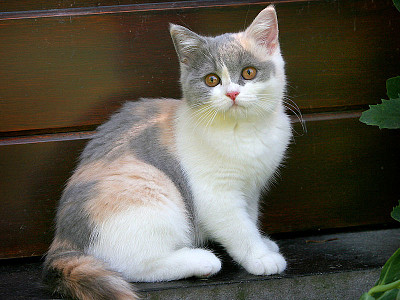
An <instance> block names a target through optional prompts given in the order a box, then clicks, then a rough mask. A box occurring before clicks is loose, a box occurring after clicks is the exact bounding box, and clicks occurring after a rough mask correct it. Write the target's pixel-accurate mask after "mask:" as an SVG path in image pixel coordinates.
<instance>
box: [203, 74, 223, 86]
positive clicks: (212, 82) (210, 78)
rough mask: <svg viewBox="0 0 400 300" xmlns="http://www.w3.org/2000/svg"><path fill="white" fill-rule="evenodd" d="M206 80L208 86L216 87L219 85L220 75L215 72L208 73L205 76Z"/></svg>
mask: <svg viewBox="0 0 400 300" xmlns="http://www.w3.org/2000/svg"><path fill="white" fill-rule="evenodd" d="M205 82H206V84H207V85H208V86H210V87H214V86H217V85H218V84H219V82H220V79H219V77H218V75H215V74H208V75H207V76H206V78H205Z"/></svg>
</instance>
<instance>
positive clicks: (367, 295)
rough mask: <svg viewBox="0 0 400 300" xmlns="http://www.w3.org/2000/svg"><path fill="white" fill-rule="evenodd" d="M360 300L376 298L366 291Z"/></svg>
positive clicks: (373, 299)
mask: <svg viewBox="0 0 400 300" xmlns="http://www.w3.org/2000/svg"><path fill="white" fill-rule="evenodd" d="M359 300H375V298H374V297H372V296H371V295H370V294H368V293H364V294H363V295H362V296H361V298H360V299H359Z"/></svg>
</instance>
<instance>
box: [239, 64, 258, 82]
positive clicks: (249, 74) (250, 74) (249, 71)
mask: <svg viewBox="0 0 400 300" xmlns="http://www.w3.org/2000/svg"><path fill="white" fill-rule="evenodd" d="M256 74H257V70H256V69H255V68H253V67H247V68H244V69H243V71H242V76H243V78H244V79H246V80H250V79H253V78H254V77H256Z"/></svg>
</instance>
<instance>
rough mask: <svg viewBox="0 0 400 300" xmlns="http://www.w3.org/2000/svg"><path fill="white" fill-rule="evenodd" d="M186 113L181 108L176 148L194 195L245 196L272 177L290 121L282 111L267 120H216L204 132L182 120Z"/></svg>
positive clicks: (281, 152)
mask: <svg viewBox="0 0 400 300" xmlns="http://www.w3.org/2000/svg"><path fill="white" fill-rule="evenodd" d="M189 114H190V111H189V108H188V107H186V105H182V107H181V108H180V109H179V111H178V119H177V120H178V121H177V125H176V126H177V128H176V129H177V131H176V133H177V150H178V155H179V157H180V159H181V161H182V163H183V166H184V168H185V171H186V172H187V175H188V177H189V182H190V184H191V186H192V189H193V190H194V194H195V197H196V194H197V195H202V194H203V193H210V192H211V193H213V192H214V193H215V192H216V193H218V192H222V191H225V190H227V189H229V190H230V191H233V190H234V191H236V192H238V193H243V194H245V196H251V195H248V194H249V193H250V194H254V193H255V194H257V193H258V192H259V190H260V189H261V188H262V186H263V185H265V184H266V182H267V181H268V180H269V179H270V177H271V176H272V175H273V174H274V173H275V171H276V168H277V167H278V166H279V164H280V162H281V161H282V159H283V156H284V152H285V150H286V148H287V145H288V143H289V140H290V136H291V129H290V122H289V118H288V117H287V115H286V114H285V113H284V111H283V109H279V110H278V111H276V112H274V113H271V114H270V115H269V116H268V117H267V118H263V119H255V120H246V121H241V122H236V121H230V120H220V121H216V122H214V123H213V124H212V125H210V126H209V127H207V128H203V127H200V126H196V124H195V123H189V122H185V121H183V120H185V119H186V120H187V119H189V118H188V116H189ZM257 190H258V191H257ZM195 200H196V199H195Z"/></svg>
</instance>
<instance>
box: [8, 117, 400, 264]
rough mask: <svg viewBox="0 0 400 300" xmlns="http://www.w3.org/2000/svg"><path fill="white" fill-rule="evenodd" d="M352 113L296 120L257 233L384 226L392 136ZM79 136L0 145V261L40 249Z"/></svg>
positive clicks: (399, 145)
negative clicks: (292, 139)
mask: <svg viewBox="0 0 400 300" xmlns="http://www.w3.org/2000/svg"><path fill="white" fill-rule="evenodd" d="M329 116H331V117H329ZM354 116H355V117H354ZM357 116H358V115H357V114H354V115H353V117H351V114H350V113H344V114H343V118H340V115H338V114H336V115H334V114H332V115H329V114H325V115H315V116H306V119H308V120H313V119H314V120H315V121H308V124H307V127H308V134H305V135H302V136H299V134H301V133H302V131H301V128H300V127H299V124H298V123H297V125H296V127H295V129H296V131H297V132H298V134H297V136H296V137H295V143H293V144H292V145H291V147H290V150H289V154H288V159H287V161H286V162H285V166H284V167H283V168H282V169H281V172H280V174H281V175H280V176H279V179H278V180H277V183H276V184H275V185H274V187H273V188H272V190H271V192H270V193H269V194H268V195H267V196H266V197H265V199H264V200H263V203H264V204H263V210H264V211H265V216H264V217H263V218H262V226H263V229H264V231H266V232H268V233H277V232H293V231H304V230H313V229H320V228H340V227H349V226H359V225H366V224H384V223H388V222H390V211H391V209H392V207H393V206H394V205H395V204H396V203H397V200H398V199H400V192H399V189H398V182H397V181H398V170H399V168H400V160H399V159H398V153H400V131H396V130H393V131H389V130H379V129H377V128H375V127H370V126H367V125H364V124H362V123H360V122H359V121H358V118H357ZM77 137H78V138H77ZM81 137H82V136H79V134H74V135H65V134H57V135H53V136H50V135H49V136H43V137H41V138H39V137H38V138H37V139H36V141H37V142H36V143H35V142H32V140H31V143H25V144H21V143H19V142H18V141H21V140H23V139H24V138H22V139H19V140H16V139H15V140H14V144H9V145H7V146H1V147H0V178H1V180H0V190H1V194H2V196H1V202H0V258H7V257H20V256H31V255H41V254H42V253H44V252H45V251H46V249H47V247H48V244H49V243H50V241H51V239H52V235H53V232H52V228H53V227H52V226H53V218H54V213H55V207H56V202H57V201H58V198H59V196H60V193H61V191H62V188H63V186H64V184H65V182H66V180H67V178H68V177H69V175H70V174H71V172H72V170H73V168H74V166H75V162H76V158H77V157H78V155H79V153H80V151H81V150H82V148H83V146H84V144H85V142H86V140H85V139H80V138H81ZM44 141H47V142H44Z"/></svg>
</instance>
